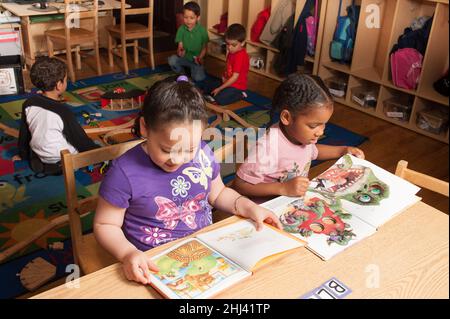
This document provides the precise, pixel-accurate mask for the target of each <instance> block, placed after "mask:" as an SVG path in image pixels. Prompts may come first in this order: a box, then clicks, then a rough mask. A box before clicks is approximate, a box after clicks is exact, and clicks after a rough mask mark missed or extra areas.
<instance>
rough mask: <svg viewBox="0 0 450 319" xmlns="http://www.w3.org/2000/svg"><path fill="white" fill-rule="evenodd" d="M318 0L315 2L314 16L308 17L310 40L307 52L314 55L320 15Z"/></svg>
mask: <svg viewBox="0 0 450 319" xmlns="http://www.w3.org/2000/svg"><path fill="white" fill-rule="evenodd" d="M318 2H319V1H318V0H316V2H315V4H314V16H309V17H307V18H306V20H305V22H306V33H307V35H308V42H307V43H306V52H307V53H308V55H310V56H314V54H315V51H316V43H317V25H318V23H319V17H318V11H319V8H318V5H319V3H318Z"/></svg>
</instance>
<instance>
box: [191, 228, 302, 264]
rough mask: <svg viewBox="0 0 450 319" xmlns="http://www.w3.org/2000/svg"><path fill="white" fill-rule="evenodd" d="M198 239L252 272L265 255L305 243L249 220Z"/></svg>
mask: <svg viewBox="0 0 450 319" xmlns="http://www.w3.org/2000/svg"><path fill="white" fill-rule="evenodd" d="M197 238H199V239H201V240H202V241H203V242H205V243H206V244H208V245H209V246H211V247H212V248H214V249H216V250H217V251H219V252H220V253H222V254H223V255H225V256H227V257H228V258H230V259H232V260H233V261H234V262H236V263H238V264H239V265H240V266H241V267H242V268H244V269H246V270H247V271H252V268H253V267H254V266H255V265H256V264H257V263H258V262H259V261H260V260H261V259H263V258H265V257H269V256H272V255H275V254H278V253H281V252H283V251H287V250H290V249H294V248H297V247H302V246H303V245H304V244H303V243H302V242H301V241H298V240H296V239H294V238H290V237H288V236H286V235H284V234H282V233H280V232H278V231H276V230H274V229H272V228H271V227H268V226H265V227H264V228H263V229H262V230H261V231H256V228H255V224H254V223H253V222H251V221H249V220H242V221H239V222H237V223H233V224H231V225H228V226H225V227H221V228H219V229H216V230H213V231H210V232H207V233H203V234H200V235H197Z"/></svg>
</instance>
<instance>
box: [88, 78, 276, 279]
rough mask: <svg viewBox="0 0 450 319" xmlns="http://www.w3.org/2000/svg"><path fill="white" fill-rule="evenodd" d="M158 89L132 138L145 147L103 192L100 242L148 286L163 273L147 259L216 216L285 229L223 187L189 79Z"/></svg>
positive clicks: (124, 159)
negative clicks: (215, 212) (217, 213)
mask: <svg viewBox="0 0 450 319" xmlns="http://www.w3.org/2000/svg"><path fill="white" fill-rule="evenodd" d="M180 78H182V77H179V78H178V80H177V81H174V80H173V79H172V80H165V81H161V82H158V83H156V84H155V85H154V86H153V87H152V88H151V89H150V91H149V93H148V96H147V98H146V100H145V102H144V107H143V110H142V115H141V117H140V118H138V119H137V121H136V123H137V125H136V128H135V132H136V133H138V135H140V136H141V137H143V138H145V139H146V141H145V142H143V143H142V144H140V145H138V146H136V147H134V148H133V149H131V150H129V151H128V152H127V153H125V154H124V155H122V156H121V157H119V158H118V159H116V160H115V161H113V163H112V165H111V167H110V169H109V170H108V173H107V174H106V176H105V178H104V180H103V182H102V185H101V187H100V191H99V203H98V206H97V211H96V214H95V220H94V233H95V236H96V239H97V241H98V242H99V243H100V245H102V246H103V247H104V248H105V249H106V250H107V251H108V252H110V253H111V254H112V255H113V256H114V257H116V258H117V259H118V260H119V261H121V262H122V263H123V267H124V272H125V276H126V277H127V278H128V279H129V280H134V281H137V282H141V283H143V284H147V283H148V282H149V280H150V271H158V269H157V267H156V265H155V264H154V263H153V262H152V261H151V260H150V257H148V256H147V255H146V254H144V251H146V250H149V249H151V248H153V247H155V246H158V245H161V244H164V243H167V242H169V241H172V240H175V239H178V238H181V237H185V236H188V235H190V234H192V233H194V232H196V231H198V230H200V229H202V228H203V227H206V226H208V225H210V224H211V223H212V217H211V208H212V207H215V208H217V209H219V210H221V211H224V212H229V213H233V214H236V215H239V216H242V217H245V218H249V219H252V220H254V221H255V222H256V225H257V228H258V229H260V228H261V227H262V226H263V222H267V223H270V224H272V225H275V226H276V227H279V228H281V227H280V223H279V221H278V219H277V217H276V216H275V215H274V214H273V213H272V212H270V211H269V210H266V209H264V208H262V207H260V206H258V205H256V204H255V203H253V202H252V201H250V200H249V199H247V198H246V197H243V196H241V195H239V194H238V193H237V192H235V191H234V190H232V189H230V188H227V187H225V185H224V184H223V182H222V179H221V177H220V165H219V164H218V163H217V162H216V160H215V158H214V154H213V152H212V151H211V149H210V148H209V147H208V145H207V144H206V143H204V142H202V140H201V135H202V130H203V128H205V127H206V123H207V118H208V115H207V112H206V109H205V105H204V101H203V98H202V96H201V94H200V93H199V92H198V91H197V89H195V87H194V86H193V85H192V84H190V83H189V82H187V81H185V80H184V79H180Z"/></svg>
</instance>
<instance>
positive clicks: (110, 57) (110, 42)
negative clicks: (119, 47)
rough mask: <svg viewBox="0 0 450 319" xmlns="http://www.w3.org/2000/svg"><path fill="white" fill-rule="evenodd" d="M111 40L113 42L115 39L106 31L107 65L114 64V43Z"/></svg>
mask: <svg viewBox="0 0 450 319" xmlns="http://www.w3.org/2000/svg"><path fill="white" fill-rule="evenodd" d="M113 41H114V43H115V42H116V40H115V39H113V37H112V36H111V33H108V62H109V66H111V67H113V66H114V56H113V50H114V48H115V47H116V46H115V45H113Z"/></svg>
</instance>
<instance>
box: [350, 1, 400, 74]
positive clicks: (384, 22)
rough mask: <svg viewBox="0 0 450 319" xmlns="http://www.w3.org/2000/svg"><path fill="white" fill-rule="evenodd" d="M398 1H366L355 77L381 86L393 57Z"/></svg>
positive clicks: (363, 2) (357, 50) (354, 60)
mask: <svg viewBox="0 0 450 319" xmlns="http://www.w3.org/2000/svg"><path fill="white" fill-rule="evenodd" d="M397 2H398V0H362V2H361V14H360V20H359V22H360V23H359V26H358V32H357V34H356V43H355V50H354V53H353V61H352V66H351V72H352V74H354V75H356V76H358V77H360V78H363V79H366V80H369V81H372V82H377V83H380V82H381V79H382V77H383V70H384V68H385V65H386V61H387V59H388V56H389V51H390V49H391V48H390V47H388V45H389V37H390V35H391V30H392V27H393V23H394V18H395V9H396V6H397Z"/></svg>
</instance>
